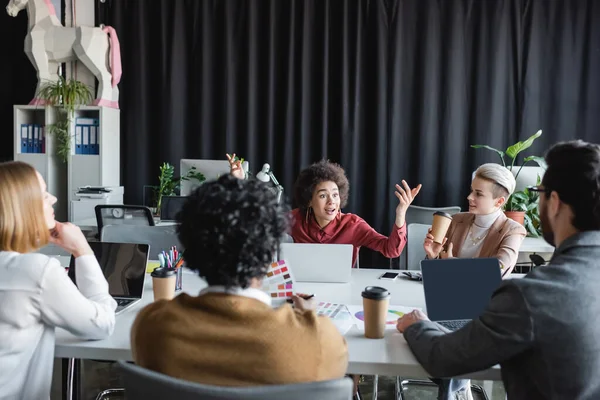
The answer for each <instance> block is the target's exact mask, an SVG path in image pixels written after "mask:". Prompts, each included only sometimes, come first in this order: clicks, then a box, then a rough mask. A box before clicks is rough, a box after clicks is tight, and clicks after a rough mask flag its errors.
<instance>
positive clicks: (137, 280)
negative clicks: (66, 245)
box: [69, 242, 150, 314]
mask: <svg viewBox="0 0 600 400" xmlns="http://www.w3.org/2000/svg"><path fill="white" fill-rule="evenodd" d="M90 247H91V248H92V250H93V251H94V255H95V256H96V259H97V260H98V263H99V264H100V268H101V269H102V272H103V273H104V277H105V278H106V280H107V282H108V291H109V293H110V295H111V296H112V297H113V298H114V299H115V301H116V302H117V310H116V311H115V312H116V314H119V313H121V312H123V311H124V310H126V309H127V308H129V307H131V306H132V305H134V304H135V303H137V302H139V301H140V300H141V299H142V294H143V293H144V280H145V278H146V264H147V262H148V253H149V249H150V246H148V245H147V244H133V243H109V242H90ZM69 276H70V277H71V279H72V280H73V282H74V283H75V284H76V285H77V280H76V276H77V268H76V264H75V257H73V256H71V262H70V264H69Z"/></svg>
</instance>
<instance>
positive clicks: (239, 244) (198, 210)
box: [177, 174, 289, 288]
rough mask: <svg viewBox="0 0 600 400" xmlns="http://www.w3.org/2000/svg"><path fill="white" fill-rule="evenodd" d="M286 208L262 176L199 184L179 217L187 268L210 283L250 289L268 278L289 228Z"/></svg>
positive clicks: (226, 176)
mask: <svg viewBox="0 0 600 400" xmlns="http://www.w3.org/2000/svg"><path fill="white" fill-rule="evenodd" d="M286 211H287V210H285V209H284V207H283V206H280V205H279V204H278V203H277V196H276V195H275V193H273V192H272V191H271V190H269V188H268V186H266V185H265V184H264V183H263V182H260V181H258V180H254V179H251V180H243V179H237V178H234V177H232V176H231V175H229V174H226V175H223V176H221V177H220V178H219V179H217V180H216V181H211V182H207V183H204V184H203V185H201V186H199V187H198V188H197V189H196V190H195V191H194V192H193V193H192V194H191V196H189V199H188V200H187V201H186V202H185V204H184V205H183V207H182V209H181V211H180V212H179V214H178V215H177V221H178V222H179V227H178V235H179V240H180V241H181V244H182V245H183V247H184V248H185V251H184V254H183V256H184V259H185V261H186V266H187V268H190V269H192V270H194V271H197V272H198V275H200V276H201V277H202V278H204V279H205V280H206V281H207V282H208V284H209V285H223V286H225V287H227V288H231V287H242V288H247V287H248V286H249V285H250V281H251V279H252V278H259V279H261V278H263V277H264V276H265V275H266V273H267V268H268V265H269V264H270V263H271V262H272V261H273V256H274V255H275V254H277V252H278V251H279V245H280V243H281V240H282V238H283V235H284V233H286V230H287V228H288V226H289V221H288V218H287V213H286Z"/></svg>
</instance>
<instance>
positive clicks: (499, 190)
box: [475, 163, 517, 199]
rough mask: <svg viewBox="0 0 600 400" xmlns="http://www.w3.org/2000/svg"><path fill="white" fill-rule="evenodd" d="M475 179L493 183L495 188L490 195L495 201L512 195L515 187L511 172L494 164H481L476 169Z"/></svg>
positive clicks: (515, 183)
mask: <svg viewBox="0 0 600 400" xmlns="http://www.w3.org/2000/svg"><path fill="white" fill-rule="evenodd" d="M475 177H477V178H481V179H485V180H487V181H490V182H493V183H494V186H495V187H494V189H493V190H492V195H493V196H494V198H495V199H497V198H498V197H506V198H508V196H510V195H511V194H513V192H514V191H515V186H516V185H517V182H516V181H515V177H514V176H513V174H512V172H511V171H509V170H508V168H506V167H503V166H502V165H500V164H495V163H488V164H483V165H482V166H480V167H479V168H477V170H476V171H475Z"/></svg>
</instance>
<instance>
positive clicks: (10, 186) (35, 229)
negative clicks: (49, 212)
mask: <svg viewBox="0 0 600 400" xmlns="http://www.w3.org/2000/svg"><path fill="white" fill-rule="evenodd" d="M49 237H50V231H49V229H48V225H47V224H46V218H45V216H44V199H43V194H42V190H41V189H40V182H39V180H38V177H37V173H36V170H35V168H33V167H32V166H31V165H29V164H26V163H24V162H19V161H10V162H5V163H0V251H16V252H19V253H27V252H30V251H32V250H35V249H38V248H40V247H43V246H45V245H46V244H48V239H49Z"/></svg>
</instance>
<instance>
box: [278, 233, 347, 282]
mask: <svg viewBox="0 0 600 400" xmlns="http://www.w3.org/2000/svg"><path fill="white" fill-rule="evenodd" d="M352 249H353V247H352V245H351V244H320V243H319V244H313V243H283V244H282V245H281V253H280V255H279V258H280V259H282V260H285V261H286V263H287V264H288V265H289V267H290V268H291V269H292V273H293V274H294V278H295V279H296V280H297V281H300V282H326V283H347V282H350V275H351V272H352Z"/></svg>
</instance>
